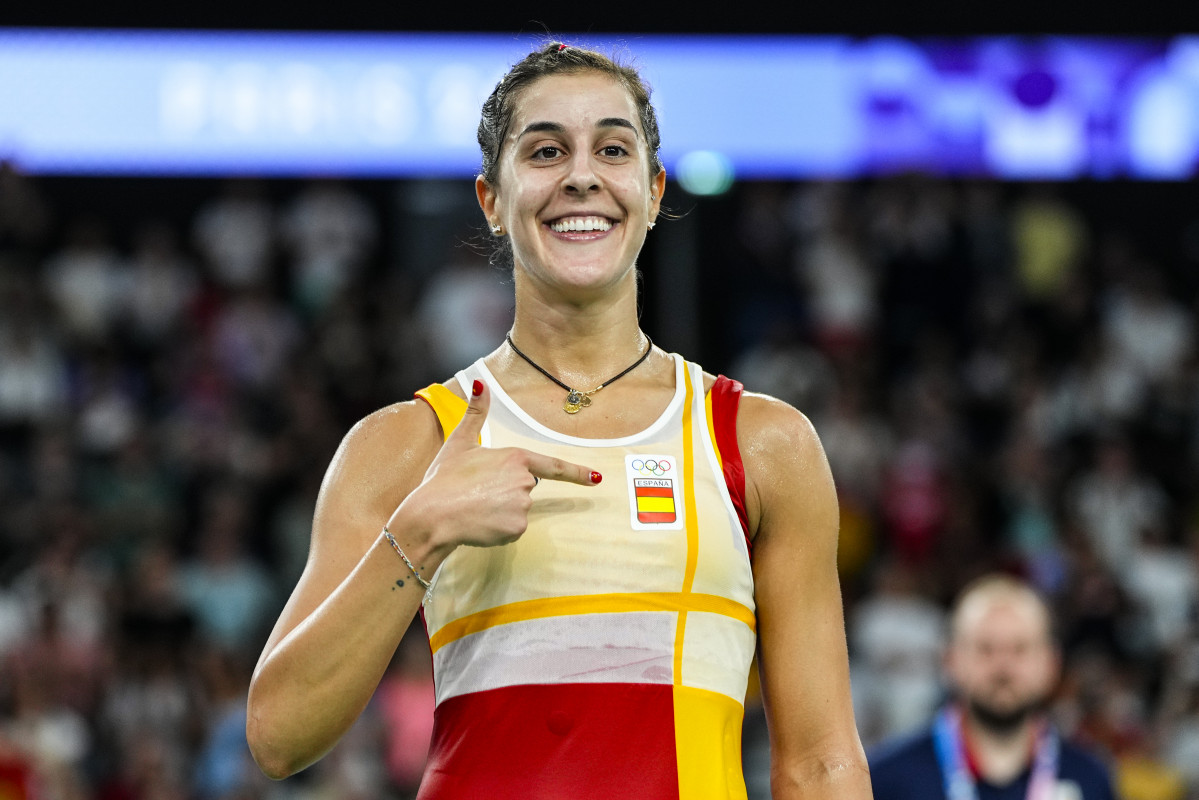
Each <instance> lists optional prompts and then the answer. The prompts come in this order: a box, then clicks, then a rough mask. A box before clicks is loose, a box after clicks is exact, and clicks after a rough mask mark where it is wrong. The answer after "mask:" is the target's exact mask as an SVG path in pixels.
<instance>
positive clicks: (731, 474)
mask: <svg viewBox="0 0 1199 800" xmlns="http://www.w3.org/2000/svg"><path fill="white" fill-rule="evenodd" d="M744 388H745V387H743V386H742V385H741V383H740V381H735V380H733V379H732V378H726V377H725V376H723V375H718V376H717V377H716V383H714V384H713V385H712V428H713V431H712V432H713V433H714V434H715V435H716V446H717V447H719V448H720V460H721V461H723V462H724V463H723V464H722V465H721V466H722V467H723V469H724V482H725V484H726V485H727V486H728V487H729V497H730V498H732V501H733V508H735V509H737V519H739V520H740V521H741V532H742V533H743V534H744V535H745V546H746V547H748V548H749V552H750V555H751V556H752V555H753V542H752V541H750V538H749V514H748V513H747V512H746V510H745V466H744V465H743V464H742V463H741V448H739V447H738V446H737V406H738V404H739V403H740V402H741V392H742V391H744Z"/></svg>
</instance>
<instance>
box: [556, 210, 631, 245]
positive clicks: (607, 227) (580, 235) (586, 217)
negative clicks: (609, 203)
mask: <svg viewBox="0 0 1199 800" xmlns="http://www.w3.org/2000/svg"><path fill="white" fill-rule="evenodd" d="M544 224H545V226H546V227H547V228H549V230H550V231H551V232H552V233H553V234H554V236H555V238H558V239H563V240H566V241H575V242H578V241H590V240H593V239H600V238H603V237H604V236H607V235H608V233H609V232H610V231H611V230H612V229H613V228H614V227H616V225H618V224H619V223H618V222H617V221H616V220H614V219H611V218H609V217H605V216H600V215H596V214H582V215H579V214H576V215H572V216H569V217H558V218H557V219H552V220H549V221H548V222H545V223H544Z"/></svg>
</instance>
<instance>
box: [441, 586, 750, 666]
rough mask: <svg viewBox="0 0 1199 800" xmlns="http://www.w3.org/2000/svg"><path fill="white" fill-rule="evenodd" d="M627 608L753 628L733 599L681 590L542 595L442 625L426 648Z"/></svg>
mask: <svg viewBox="0 0 1199 800" xmlns="http://www.w3.org/2000/svg"><path fill="white" fill-rule="evenodd" d="M629 611H676V612H679V613H680V616H681V615H682V614H685V613H686V612H687V611H707V612H710V613H713V614H722V615H724V616H726V617H732V618H733V619H736V620H740V621H741V622H744V623H745V624H746V625H747V626H749V629H750V630H751V631H755V632H756V631H757V618H756V617H755V616H754V612H753V611H751V610H750V609H748V608H746V607H745V606H743V605H741V604H740V603H738V602H736V601H735V600H730V599H729V598H727V597H721V596H719V595H714V594H696V593H691V592H689V593H687V594H683V593H682V592H631V593H628V594H582V595H573V596H569V597H546V598H541V599H537V600H522V601H520V602H517V603H509V604H508V605H503V606H498V607H496V608H489V609H486V610H484V611H479V612H476V613H474V614H470V615H468V616H465V617H461V618H459V619H456V620H454V621H453V622H449V623H447V624H445V625H443V626H442V627H441V628H440V629H439V630H438V631H437V632H436V633H434V634H433V635H432V636H430V637H429V649H430V650H432V651H433V652H434V653H436V652H437V651H438V650H440V649H441V648H442V647H445V646H446V645H447V644H449V643H450V642H455V641H457V640H459V639H461V638H462V637H464V636H469V635H470V634H472V633H478V632H479V631H482V630H486V629H488V628H494V627H496V626H497V625H506V624H508V623H510V622H523V621H525V620H532V619H544V618H545V617H561V616H567V615H570V614H611V613H619V612H629Z"/></svg>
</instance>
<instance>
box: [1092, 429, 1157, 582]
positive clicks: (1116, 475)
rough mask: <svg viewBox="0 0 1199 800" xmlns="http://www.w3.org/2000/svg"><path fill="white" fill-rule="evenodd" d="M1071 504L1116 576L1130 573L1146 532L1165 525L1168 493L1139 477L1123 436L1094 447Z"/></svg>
mask: <svg viewBox="0 0 1199 800" xmlns="http://www.w3.org/2000/svg"><path fill="white" fill-rule="evenodd" d="M1069 502H1070V508H1071V510H1072V511H1073V512H1074V513H1075V514H1076V515H1077V516H1078V521H1079V523H1080V524H1081V526H1082V529H1083V531H1084V533H1085V534H1086V535H1087V536H1089V537H1090V538H1091V540H1092V542H1093V543H1094V546H1095V550H1096V553H1097V554H1098V555H1099V557H1100V558H1102V559H1103V562H1104V564H1105V565H1106V566H1107V568H1108V569H1109V570H1111V572H1112V573H1113V574H1114V575H1116V576H1117V577H1124V576H1125V575H1126V574H1127V571H1128V568H1129V565H1130V564H1131V563H1132V556H1133V554H1134V552H1135V549H1136V546H1137V542H1138V541H1139V540H1140V538H1141V533H1142V531H1144V530H1146V529H1152V528H1160V527H1162V526H1164V525H1165V523H1166V513H1167V497H1166V495H1165V492H1164V491H1162V489H1161V487H1160V486H1159V485H1158V484H1157V483H1156V482H1155V481H1154V480H1153V479H1152V478H1150V477H1149V476H1147V475H1144V474H1141V473H1140V472H1138V470H1137V467H1136V463H1135V455H1134V453H1133V451H1132V446H1131V445H1130V444H1129V442H1128V441H1127V440H1125V439H1124V438H1123V437H1120V436H1105V437H1104V438H1102V439H1101V440H1100V441H1099V442H1098V443H1097V444H1096V446H1095V458H1094V465H1093V467H1092V468H1091V469H1090V470H1088V471H1086V472H1084V473H1083V474H1082V475H1081V476H1079V477H1078V478H1077V479H1076V481H1075V482H1074V484H1073V486H1072V487H1071V489H1070V494H1069Z"/></svg>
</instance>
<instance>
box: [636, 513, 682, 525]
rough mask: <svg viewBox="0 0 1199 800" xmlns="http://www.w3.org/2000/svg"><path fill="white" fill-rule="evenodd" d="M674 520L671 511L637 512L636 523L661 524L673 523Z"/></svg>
mask: <svg viewBox="0 0 1199 800" xmlns="http://www.w3.org/2000/svg"><path fill="white" fill-rule="evenodd" d="M675 518H676V515H675V512H673V511H638V512H637V521H638V522H645V523H661V522H674V521H675Z"/></svg>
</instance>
